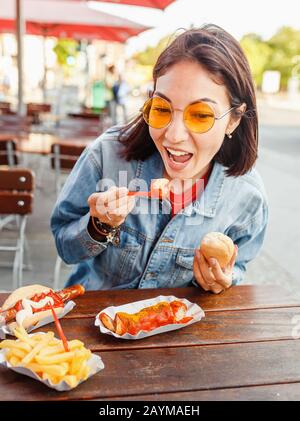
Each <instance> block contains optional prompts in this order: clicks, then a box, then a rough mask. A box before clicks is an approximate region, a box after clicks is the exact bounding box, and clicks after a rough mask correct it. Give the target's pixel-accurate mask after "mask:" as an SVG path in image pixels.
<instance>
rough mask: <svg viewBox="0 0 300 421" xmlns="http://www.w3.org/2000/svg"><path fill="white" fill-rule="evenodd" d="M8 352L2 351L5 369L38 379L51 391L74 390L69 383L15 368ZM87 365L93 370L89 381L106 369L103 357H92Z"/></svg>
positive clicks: (0, 360) (0, 353)
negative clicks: (52, 380)
mask: <svg viewBox="0 0 300 421" xmlns="http://www.w3.org/2000/svg"><path fill="white" fill-rule="evenodd" d="M33 335H34V334H33ZM30 336H32V335H30ZM6 352H7V350H6V349H2V350H0V365H2V366H3V367H6V368H8V369H10V370H13V371H16V372H17V373H20V374H24V375H25V376H28V377H32V378H33V379H36V380H38V381H40V382H41V383H43V384H45V385H46V386H48V387H50V388H51V389H55V390H57V391H59V392H65V391H68V390H71V389H72V387H70V386H69V385H68V383H66V382H65V381H61V382H60V383H57V384H53V383H52V382H50V381H49V380H48V379H47V380H43V379H41V378H40V377H39V376H38V375H37V374H36V373H35V372H34V371H31V370H29V369H28V368H25V367H13V366H12V365H11V364H10V363H9V362H8V361H7V360H6V358H5V354H6ZM87 364H88V365H89V367H90V368H91V371H90V373H89V376H88V378H87V379H86V380H88V379H89V378H90V377H91V376H93V375H94V374H96V373H98V371H100V370H103V368H104V364H103V361H102V359H101V357H99V356H98V355H96V354H92V355H91V357H90V358H89V360H88V361H87ZM86 380H81V381H80V382H79V383H78V384H77V385H76V386H75V387H77V386H79V385H80V383H82V382H84V381H86Z"/></svg>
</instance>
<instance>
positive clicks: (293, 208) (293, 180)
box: [0, 100, 300, 293]
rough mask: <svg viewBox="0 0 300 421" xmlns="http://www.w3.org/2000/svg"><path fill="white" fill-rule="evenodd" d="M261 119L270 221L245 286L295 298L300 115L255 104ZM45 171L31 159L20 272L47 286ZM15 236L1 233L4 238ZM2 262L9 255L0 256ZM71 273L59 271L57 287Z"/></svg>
mask: <svg viewBox="0 0 300 421" xmlns="http://www.w3.org/2000/svg"><path fill="white" fill-rule="evenodd" d="M259 113H260V117H261V127H260V152H259V159H258V163H257V167H258V169H259V171H260V173H261V175H262V177H263V179H264V182H265V185H266V189H267V192H268V197H269V205H270V220H269V226H268V232H267V235H266V240H265V244H264V247H263V249H262V251H261V253H260V255H259V256H258V257H257V258H256V259H255V260H254V261H253V262H251V263H250V264H249V266H248V271H247V278H246V282H247V283H253V284H261V283H268V284H283V285H285V286H286V288H287V289H289V290H290V291H293V292H295V293H299V292H300V277H299V273H298V265H297V262H298V256H299V255H300V236H299V232H300V218H299V210H300V198H299V192H300V189H299V187H300V186H299V184H300V183H299V181H300V166H299V162H300V161H299V159H300V109H299V110H295V109H293V110H289V109H288V107H287V106H286V104H285V103H283V106H282V108H280V103H279V104H278V103H270V102H269V101H265V100H264V101H263V100H261V101H259ZM42 159H43V160H44V168H45V169H44V171H42V172H41V167H40V164H39V163H38V162H37V161H36V159H33V158H31V161H30V162H29V163H30V165H33V166H34V167H36V166H37V165H38V166H39V167H38V168H37V172H38V180H37V181H38V184H39V185H42V188H40V187H39V188H37V190H36V194H35V206H34V213H33V215H32V216H31V217H30V218H29V220H28V226H27V238H28V241H29V244H30V251H31V260H32V263H33V269H32V270H31V271H24V283H27V284H30V283H35V282H38V283H42V284H45V285H49V286H50V285H51V284H52V281H53V270H54V264H55V259H56V251H55V246H54V243H53V239H52V236H51V234H50V230H49V217H50V212H51V209H52V207H53V204H54V201H55V192H54V177H53V174H52V172H51V171H50V170H48V168H49V166H48V162H47V158H46V157H43V158H42ZM4 235H5V237H12V236H13V232H11V231H5V232H2V233H1V232H0V243H1V241H2V240H3V237H4ZM0 257H1V260H2V261H4V260H8V258H9V255H6V254H1V256H0ZM69 271H70V268H68V267H67V266H65V265H64V266H63V269H62V273H61V286H62V285H63V284H64V282H65V281H66V279H67V277H68V273H69ZM11 282H12V277H11V270H10V269H4V268H0V290H9V289H10V288H11Z"/></svg>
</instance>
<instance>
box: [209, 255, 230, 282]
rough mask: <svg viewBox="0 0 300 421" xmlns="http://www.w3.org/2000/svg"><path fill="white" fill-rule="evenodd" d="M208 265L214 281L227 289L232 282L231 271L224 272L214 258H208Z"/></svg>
mask: <svg viewBox="0 0 300 421" xmlns="http://www.w3.org/2000/svg"><path fill="white" fill-rule="evenodd" d="M209 265H210V268H211V272H212V274H213V276H214V278H215V280H216V282H217V283H218V284H220V285H221V286H222V287H223V288H225V289H228V288H229V287H231V284H232V279H231V271H229V272H228V273H227V274H225V273H224V272H223V270H222V269H221V266H220V265H219V262H218V261H217V260H216V259H209Z"/></svg>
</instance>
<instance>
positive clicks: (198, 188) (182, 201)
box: [170, 166, 212, 217]
mask: <svg viewBox="0 0 300 421" xmlns="http://www.w3.org/2000/svg"><path fill="white" fill-rule="evenodd" d="M211 169H212V166H210V167H209V169H208V171H207V172H206V173H205V174H204V175H203V177H202V178H199V180H197V181H196V183H194V184H193V185H192V187H191V188H190V189H188V190H186V191H185V192H182V193H180V194H175V193H174V192H173V191H170V202H171V205H172V217H173V216H174V215H176V214H177V213H178V212H180V211H181V209H184V208H186V207H187V206H188V205H190V204H191V203H192V202H194V201H195V200H196V199H197V198H199V197H200V194H201V193H202V192H203V190H204V189H205V187H206V185H207V183H208V180H209V176H210V173H211Z"/></svg>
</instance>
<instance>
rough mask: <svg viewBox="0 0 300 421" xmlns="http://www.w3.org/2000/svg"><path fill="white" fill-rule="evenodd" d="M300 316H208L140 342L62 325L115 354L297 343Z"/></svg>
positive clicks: (80, 322) (281, 312) (90, 326)
mask: <svg viewBox="0 0 300 421" xmlns="http://www.w3.org/2000/svg"><path fill="white" fill-rule="evenodd" d="M299 315H300V307H294V308H287V309H286V308H282V309H280V308H278V309H261V310H244V311H224V312H222V314H220V312H207V313H206V317H205V318H204V319H202V320H201V321H200V322H197V323H194V324H192V325H190V326H187V327H185V328H183V329H179V330H177V331H173V332H166V333H164V334H160V335H154V336H151V337H149V338H145V339H140V340H124V339H118V338H115V337H113V336H111V335H106V334H102V333H101V332H100V331H99V328H97V327H95V326H94V321H95V319H94V318H82V319H62V320H61V325H62V327H63V329H64V332H65V335H66V337H67V338H69V339H74V338H77V339H80V340H81V341H83V342H84V343H85V345H86V346H87V347H88V348H90V349H91V350H92V351H102V350H108V349H110V350H113V351H115V350H119V349H141V348H158V347H165V348H167V347H179V346H194V345H209V344H223V343H236V342H255V341H267V340H278V339H280V340H282V339H293V338H292V329H293V326H294V325H293V324H292V320H293V317H294V316H299ZM47 330H53V331H54V332H55V334H56V331H55V326H54V324H50V325H47V326H43V327H42V328H40V329H39V331H47ZM56 335H57V334H56Z"/></svg>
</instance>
